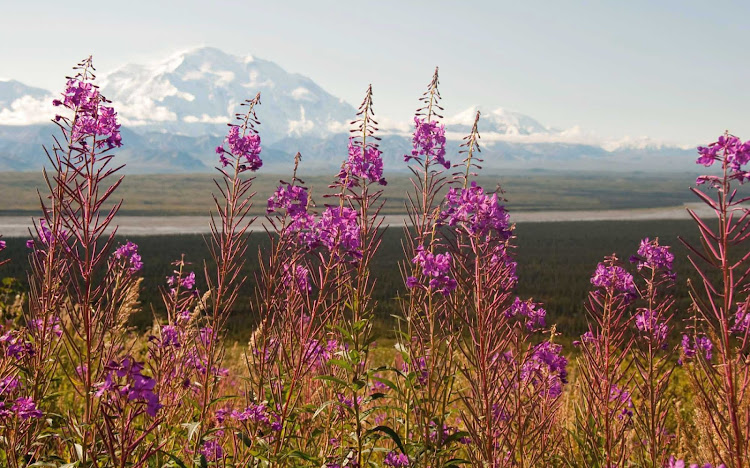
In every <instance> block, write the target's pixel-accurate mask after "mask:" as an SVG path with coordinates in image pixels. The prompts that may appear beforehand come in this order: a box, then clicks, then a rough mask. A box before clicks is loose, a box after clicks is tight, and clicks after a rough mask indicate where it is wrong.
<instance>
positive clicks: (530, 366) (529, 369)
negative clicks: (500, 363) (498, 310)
mask: <svg viewBox="0 0 750 468" xmlns="http://www.w3.org/2000/svg"><path fill="white" fill-rule="evenodd" d="M567 366H568V360H567V358H566V357H565V356H563V355H562V345H559V344H554V343H550V342H549V341H545V342H542V343H539V344H538V345H536V346H535V347H534V350H533V352H532V353H531V358H530V359H529V361H527V362H526V363H525V364H524V366H523V368H522V369H521V378H522V379H524V380H531V382H532V383H533V384H534V385H536V386H539V385H542V384H544V385H542V393H543V395H544V396H548V397H550V398H553V399H554V398H557V397H559V396H560V395H562V390H563V385H564V384H566V383H568V370H567ZM545 375H546V379H545V381H542V380H540V377H543V376H545Z"/></svg>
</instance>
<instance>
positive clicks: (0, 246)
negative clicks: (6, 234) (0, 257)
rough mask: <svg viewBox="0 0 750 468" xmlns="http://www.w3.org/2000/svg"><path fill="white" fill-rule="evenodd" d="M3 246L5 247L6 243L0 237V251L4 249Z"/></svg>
mask: <svg viewBox="0 0 750 468" xmlns="http://www.w3.org/2000/svg"><path fill="white" fill-rule="evenodd" d="M5 247H6V243H5V241H4V240H2V239H0V251H3V250H5Z"/></svg>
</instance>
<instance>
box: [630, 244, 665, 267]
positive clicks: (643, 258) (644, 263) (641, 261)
mask: <svg viewBox="0 0 750 468" xmlns="http://www.w3.org/2000/svg"><path fill="white" fill-rule="evenodd" d="M630 261H631V262H633V263H638V270H640V269H642V268H643V267H647V268H651V269H654V270H659V269H664V270H667V271H668V272H670V273H671V271H672V262H674V254H673V253H672V252H670V251H669V246H667V245H659V241H658V240H653V241H652V240H649V238H648V237H646V238H645V239H643V240H642V241H641V245H640V247H639V248H638V254H637V255H634V256H633V257H631V258H630Z"/></svg>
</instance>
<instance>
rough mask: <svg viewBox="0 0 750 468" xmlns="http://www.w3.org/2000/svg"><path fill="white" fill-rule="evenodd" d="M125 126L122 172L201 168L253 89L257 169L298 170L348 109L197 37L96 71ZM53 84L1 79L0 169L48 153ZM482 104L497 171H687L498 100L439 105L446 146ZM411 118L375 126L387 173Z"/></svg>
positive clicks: (336, 158)
mask: <svg viewBox="0 0 750 468" xmlns="http://www.w3.org/2000/svg"><path fill="white" fill-rule="evenodd" d="M98 82H99V85H100V87H101V89H102V93H103V94H104V95H105V96H106V97H107V98H108V99H110V100H112V102H113V105H114V106H115V109H116V110H117V112H118V115H119V118H120V121H121V123H122V125H123V128H122V139H123V142H124V143H125V144H124V146H123V147H122V148H121V149H120V150H119V151H118V154H119V158H120V161H122V162H124V163H125V164H126V168H127V170H128V171H129V172H139V173H188V172H204V171H208V170H211V168H213V166H214V165H215V164H216V163H215V153H214V148H215V147H216V146H217V145H218V144H219V143H220V142H221V139H222V137H223V135H224V134H225V133H226V123H227V122H229V121H231V119H232V118H233V116H234V114H235V113H236V112H240V111H241V110H240V106H239V105H240V104H241V103H242V102H243V101H244V100H245V99H247V98H249V97H253V96H255V94H256V93H258V92H260V93H261V103H262V105H261V106H260V107H259V108H258V117H259V119H260V120H261V122H262V124H261V126H260V127H259V128H260V132H261V138H262V141H263V153H262V156H263V160H264V166H265V167H266V170H269V171H283V172H287V171H288V170H289V169H290V166H291V161H292V156H293V155H294V154H295V153H296V152H297V151H300V152H301V153H302V155H303V159H304V163H303V164H304V167H305V168H306V169H307V171H308V172H320V171H335V170H336V169H337V168H338V166H339V165H340V161H341V160H342V158H343V157H344V156H345V154H346V141H347V138H348V135H349V132H348V129H349V123H350V121H351V120H353V119H354V118H355V116H356V115H355V114H356V109H355V108H354V106H352V105H351V104H349V103H347V102H345V101H343V100H342V99H339V98H337V97H335V96H334V95H332V94H330V93H329V92H327V91H326V90H324V89H322V88H321V87H320V86H318V85H317V84H316V83H315V82H313V81H312V80H311V79H310V78H307V77H305V76H302V75H300V74H294V73H288V72H286V71H285V70H284V69H282V68H281V67H279V66H278V65H276V64H275V63H273V62H271V61H268V60H263V59H259V58H256V57H253V56H245V57H240V56H236V55H231V54H227V53H225V52H223V51H221V50H220V49H216V48H210V47H203V48H198V49H193V50H190V51H186V52H182V53H179V54H176V55H174V56H172V57H168V58H167V59H165V60H163V61H161V62H158V63H155V64H149V65H125V66H123V67H121V68H119V69H116V70H114V71H112V72H111V73H108V74H105V75H101V76H100V77H99V79H98ZM54 96H55V93H53V92H51V91H48V90H44V89H40V88H35V87H31V86H27V85H25V84H23V83H20V82H18V81H14V80H10V81H0V170H3V171H31V170H38V169H40V168H41V167H42V166H43V165H44V164H45V162H46V156H45V153H44V151H43V150H42V145H43V144H49V142H50V141H51V137H50V133H51V132H54V131H55V127H54V126H53V125H52V124H50V123H49V122H50V119H51V118H52V117H53V116H54V114H55V110H54V108H53V107H52V106H51V100H52V99H53V98H54ZM478 110H480V111H482V118H481V119H480V125H479V131H480V134H481V137H482V139H481V141H482V155H483V157H484V159H485V163H484V166H485V168H486V169H487V170H488V171H494V170H503V169H554V170H612V169H613V168H617V170H641V169H643V168H644V165H646V164H648V167H649V168H651V169H662V170H675V169H678V170H679V169H689V168H691V167H692V166H693V161H694V160H695V157H694V150H692V149H684V148H680V147H675V146H669V145H663V144H659V143H657V142H655V141H653V140H650V139H637V140H632V139H623V140H622V141H619V142H604V141H598V140H597V139H595V138H592V137H591V136H590V135H588V134H586V132H584V131H582V130H581V129H579V128H572V129H567V130H560V129H554V128H551V127H547V126H545V125H543V124H541V123H540V122H538V121H537V120H535V119H533V118H532V117H529V116H527V115H524V114H521V113H518V112H513V111H509V110H507V109H494V110H488V109H482V108H478V107H471V108H469V109H465V110H464V111H462V112H459V113H456V114H453V115H448V116H447V117H446V118H445V119H444V121H443V123H445V125H446V135H447V137H448V151H449V155H454V158H453V159H454V162H458V161H457V159H458V157H457V156H456V155H457V153H458V145H459V144H460V142H461V139H462V138H463V137H464V136H465V135H466V134H467V133H468V132H469V131H470V130H471V125H472V123H473V120H474V116H475V114H476V112H477V111H478ZM409 128H410V125H409V124H408V123H405V124H403V125H395V126H393V127H392V128H384V129H382V133H381V136H382V141H381V150H382V151H383V155H384V160H385V161H384V162H385V166H386V168H387V170H388V171H399V170H405V169H406V167H405V165H404V164H403V155H404V154H406V153H408V152H410V148H411V135H410V134H409V132H410V131H409Z"/></svg>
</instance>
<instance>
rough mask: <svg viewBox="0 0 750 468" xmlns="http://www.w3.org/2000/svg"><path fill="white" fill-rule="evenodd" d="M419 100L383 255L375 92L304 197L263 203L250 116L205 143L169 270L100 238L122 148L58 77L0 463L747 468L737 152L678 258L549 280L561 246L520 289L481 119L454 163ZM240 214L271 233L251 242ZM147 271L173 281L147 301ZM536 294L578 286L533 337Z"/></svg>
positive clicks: (298, 167)
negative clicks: (205, 231) (206, 189)
mask: <svg viewBox="0 0 750 468" xmlns="http://www.w3.org/2000/svg"><path fill="white" fill-rule="evenodd" d="M438 84H439V80H438V72H437V70H436V71H435V73H434V75H433V77H432V79H431V80H430V82H429V85H428V87H427V90H426V92H425V93H424V95H423V96H422V97H421V98H420V99H419V103H420V104H419V109H418V110H417V112H416V115H415V116H414V134H413V150H412V151H411V152H410V153H409V154H406V155H404V158H403V161H404V162H403V164H405V165H407V167H408V170H409V171H410V174H411V176H410V179H409V180H410V182H409V185H408V186H407V187H406V188H405V189H404V191H405V193H402V194H401V198H400V199H399V200H396V201H395V202H396V203H401V204H402V206H403V205H405V209H406V212H407V217H408V221H409V222H408V225H407V226H405V227H404V229H403V230H401V231H400V232H396V230H394V229H389V230H384V229H381V227H382V222H383V217H382V216H383V214H384V213H385V212H387V210H388V208H387V204H389V203H392V202H394V200H393V199H392V198H393V197H386V196H384V191H383V187H385V186H386V184H387V183H388V181H387V180H386V179H385V178H384V171H383V170H384V167H383V159H382V157H381V152H380V150H379V148H378V129H377V122H376V120H375V119H374V112H373V93H372V88H368V89H367V92H366V94H365V98H364V100H363V102H362V104H361V106H360V107H359V112H358V113H357V115H355V116H352V119H353V122H352V130H351V138H350V139H349V144H348V148H347V154H348V157H347V159H346V160H344V161H343V162H342V164H341V170H340V172H339V173H338V174H334V175H333V176H332V177H331V182H330V185H328V187H327V188H325V189H324V192H325V193H320V192H321V191H320V190H317V191H316V192H315V193H314V194H311V192H310V190H309V187H308V186H307V185H306V184H305V182H304V181H303V180H302V179H301V178H300V176H299V174H301V173H302V172H301V171H302V167H303V164H304V162H303V159H302V155H303V154H304V148H300V152H301V154H298V155H297V157H295V160H294V164H293V166H292V167H290V168H289V169H290V174H289V176H288V177H286V178H285V179H284V180H282V181H279V182H278V184H274V185H275V187H274V189H273V191H272V193H262V192H259V193H258V195H256V188H257V187H258V186H259V185H261V184H259V183H256V177H257V178H258V180H260V179H262V178H263V172H262V166H263V152H262V146H261V135H262V133H261V132H260V131H259V129H260V128H261V126H260V122H259V121H258V117H257V114H256V110H257V109H258V106H260V105H261V96H260V94H258V95H256V96H255V97H254V98H252V99H248V100H247V101H246V102H245V103H243V105H242V108H241V109H238V111H239V113H238V114H237V120H236V121H235V122H233V123H231V124H230V125H229V128H228V131H227V135H226V137H225V139H224V140H223V141H217V148H216V155H215V157H216V164H217V171H218V172H217V176H216V179H215V181H214V182H215V183H214V185H213V186H212V187H211V192H212V194H211V193H206V195H205V196H206V197H207V199H209V200H211V206H212V213H213V214H212V217H211V219H210V228H211V233H210V234H209V235H207V236H205V237H204V238H198V237H195V236H193V237H190V238H185V239H184V244H182V245H185V246H191V247H186V248H185V251H184V252H181V254H180V255H177V254H175V258H172V259H169V260H165V259H164V258H163V256H162V255H159V256H156V255H155V256H154V257H152V258H149V257H148V256H147V255H145V252H146V249H145V248H143V247H139V245H137V243H134V242H133V239H130V240H127V239H123V238H121V237H119V236H117V231H116V229H113V228H114V227H115V226H116V225H117V213H118V210H119V208H120V206H121V203H122V201H121V198H120V191H119V189H120V184H121V183H122V181H123V177H122V176H121V174H120V172H121V169H122V166H121V165H120V164H119V163H118V159H117V155H116V151H117V148H119V147H120V146H122V145H123V144H127V142H126V141H122V139H121V137H120V131H119V129H120V125H119V123H118V120H117V112H116V110H115V109H114V108H113V107H112V106H111V105H110V103H109V102H108V101H107V100H106V99H105V97H104V96H102V95H101V94H100V92H99V89H98V88H97V86H96V79H95V75H94V68H93V65H92V62H91V59H90V58H89V59H87V60H84V61H83V62H81V63H80V64H78V65H77V66H76V67H75V75H74V76H73V77H70V78H68V80H67V83H66V87H65V90H64V92H63V93H62V95H61V97H60V98H59V100H56V101H55V102H54V104H55V106H57V107H58V108H59V109H60V111H59V115H58V116H57V117H56V118H55V122H56V123H57V125H58V127H59V131H58V132H56V135H52V136H51V137H50V144H49V146H47V147H46V148H45V151H46V152H47V155H48V157H49V165H48V168H47V170H46V171H45V173H44V181H45V185H44V187H45V189H44V190H43V191H40V193H39V194H38V196H37V198H38V202H39V208H40V212H41V217H39V218H37V220H36V222H35V228H34V230H33V232H34V235H33V236H31V237H32V238H31V239H29V240H28V241H27V242H26V245H25V246H23V245H19V243H18V242H6V241H0V250H4V252H2V254H3V255H5V256H6V257H5V258H6V260H4V261H7V259H8V256H7V254H8V251H10V250H13V251H14V252H17V251H18V250H20V249H24V250H23V252H24V255H23V256H24V257H25V258H27V259H28V262H27V263H28V267H26V268H23V269H22V270H23V271H24V272H25V273H24V275H25V276H26V281H25V283H26V284H27V288H28V289H27V292H26V293H25V294H24V295H18V296H16V295H15V291H16V288H17V286H16V284H15V283H13V282H12V281H7V282H6V283H4V284H3V286H2V290H1V291H0V292H2V293H3V294H2V298H1V299H2V301H1V304H2V313H3V317H2V320H3V321H2V323H1V324H0V327H1V328H0V464H2V466H10V467H19V466H39V467H42V466H61V467H62V466H65V467H110V466H112V467H126V466H127V467H131V466H135V467H187V466H201V467H203V466H206V467H207V466H218V467H229V466H232V467H240V466H241V467H246V466H247V467H256V466H257V467H284V466H309V467H329V468H333V467H364V466H389V467H448V466H475V467H505V466H508V467H534V466H571V467H572V466H584V467H615V466H617V467H620V466H622V467H625V466H628V467H629V466H639V467H640V466H644V467H685V466H698V467H718V466H725V467H731V468H742V467H750V442H748V439H749V438H750V394H749V393H748V392H749V391H750V357H749V353H750V343H749V338H750V312H749V311H748V306H749V305H750V296H749V295H748V290H749V288H750V280H748V274H749V273H750V265H748V259H750V249H748V243H747V242H746V241H747V238H748V237H750V230H749V228H750V219H748V216H749V213H750V212H748V209H747V208H746V207H745V206H746V201H747V198H745V197H744V196H743V195H742V194H741V192H738V191H737V187H738V186H739V185H740V184H742V183H743V182H744V181H745V180H747V179H748V178H750V172H747V171H746V170H745V166H746V164H747V163H748V162H750V142H742V141H741V140H740V139H739V138H738V137H735V136H733V135H731V134H729V133H725V134H724V135H721V136H719V137H718V139H717V141H715V142H713V143H710V144H708V145H707V146H706V147H701V148H698V149H697V157H698V159H697V164H698V167H699V168H700V169H701V170H703V169H705V171H706V172H705V175H702V176H700V177H698V179H697V180H695V181H689V180H687V181H685V184H686V185H687V184H689V183H691V182H694V183H695V187H694V188H691V189H690V190H691V191H692V195H691V196H692V197H694V200H695V201H697V202H700V203H703V204H705V205H706V206H707V207H709V209H710V212H711V213H713V216H712V217H710V218H706V217H701V216H699V215H698V214H696V213H695V212H694V211H692V210H689V212H690V215H691V217H692V218H693V220H692V222H671V223H660V224H659V227H658V230H659V232H668V233H670V237H672V238H674V237H673V236H674V235H675V234H678V233H679V234H681V236H680V238H679V239H680V242H681V245H680V246H674V247H672V246H669V245H666V244H665V243H664V242H663V239H662V240H661V241H660V239H658V238H655V237H646V235H649V234H644V236H643V239H642V240H641V241H640V243H639V245H633V247H632V249H631V250H630V251H622V252H618V253H617V254H611V255H607V256H606V257H603V258H601V259H599V263H598V265H596V266H595V268H594V269H593V270H592V271H588V272H585V273H584V276H583V279H581V278H578V279H577V280H578V281H577V282H576V280H575V279H573V278H572V277H571V275H573V274H578V273H579V272H578V270H577V269H576V268H572V267H570V268H566V265H565V264H564V263H558V264H556V265H552V264H550V262H548V260H549V259H550V258H551V256H545V255H544V249H545V248H559V249H565V248H570V246H567V247H566V245H558V244H555V242H554V239H555V230H558V231H560V232H562V231H564V230H565V229H571V227H570V226H569V225H566V224H561V225H558V226H555V228H554V229H549V230H545V232H544V235H543V236H541V235H540V234H539V231H536V232H537V234H535V235H537V236H538V238H539V239H543V240H542V241H541V242H540V243H539V244H538V245H537V250H536V251H537V252H541V254H540V255H538V256H537V257H536V259H535V261H534V262H533V264H530V265H528V266H527V267H525V266H524V265H523V263H520V264H519V262H523V260H524V258H529V257H524V250H523V249H517V248H516V246H517V245H519V244H520V245H521V246H523V242H522V240H521V239H522V238H523V235H524V229H525V228H523V227H519V228H518V229H516V225H515V224H514V223H513V217H512V214H511V213H509V211H508V210H506V208H505V206H504V193H503V192H502V190H500V188H499V187H497V188H496V187H490V188H488V187H483V186H482V184H481V182H482V180H483V179H482V178H480V177H479V173H480V172H481V164H482V159H481V152H480V135H479V132H478V131H477V122H478V121H479V119H480V114H479V113H477V114H476V118H475V120H474V125H473V129H472V130H471V132H470V133H469V134H468V135H467V136H466V137H465V139H464V142H463V145H462V146H461V150H460V152H459V153H458V154H448V153H447V151H446V149H445V146H446V136H445V127H444V126H443V125H442V124H441V119H442V117H441V115H440V114H441V113H442V111H443V109H442V107H441V106H440V98H441V96H440V93H439V90H438ZM40 150H41V149H40ZM709 168H710V169H709ZM264 183H267V181H264ZM313 195H314V196H313ZM509 196H510V195H509ZM675 196H676V197H678V198H679V197H681V195H675ZM253 203H255V207H253ZM259 209H260V211H261V213H262V216H264V217H265V221H264V222H265V226H266V229H265V231H266V232H260V233H259V232H255V233H253V234H250V227H251V225H252V224H253V223H255V222H258V221H257V220H256V214H257V213H258V210H259ZM608 226H609V227H606V228H604V230H605V231H606V230H609V231H611V234H612V236H611V237H612V238H613V239H615V238H617V237H618V235H619V236H620V238H621V237H622V231H623V230H627V229H631V230H632V229H633V228H634V227H636V228H637V227H639V226H643V227H647V226H652V227H653V226H654V223H653V222H652V224H647V223H644V224H639V223H631V224H628V227H625V225H624V224H622V225H619V227H617V226H615V225H614V224H609V225H608ZM613 226H615V228H614V229H613ZM538 229H539V228H538ZM539 230H540V231H541V229H539ZM615 231H616V232H615ZM529 233H530V234H531V231H529ZM544 236H546V237H544ZM650 236H653V235H650ZM606 238H607V237H606V236H599V237H598V239H600V240H601V239H605V240H606ZM144 241H146V242H151V241H148V240H145V239H144ZM613 242H614V243H615V244H616V247H620V246H622V245H623V243H622V242H621V241H616V242H615V241H613ZM196 243H199V244H200V247H196ZM587 247H588V249H589V250H590V249H593V248H594V245H593V244H592V245H588V246H586V245H583V246H581V245H580V243H579V244H578V245H576V247H575V248H576V249H581V248H583V250H586V248H587ZM198 248H200V249H201V250H200V252H202V253H198ZM597 248H598V247H597ZM161 253H162V254H163V252H161ZM581 255H584V254H581ZM678 255H679V257H676V256H678ZM13 257H14V258H15V259H16V260H15V261H14V265H13V267H14V268H18V265H17V264H18V263H19V260H18V254H17V253H13ZM204 257H205V261H203V259H204ZM157 258H158V260H157V261H160V262H162V263H163V265H162V270H161V271H162V272H164V271H166V274H163V273H161V274H148V275H144V272H145V271H146V270H147V269H146V268H145V267H144V264H148V263H149V262H151V261H152V260H155V259H157ZM557 258H560V257H557ZM16 271H18V270H16ZM149 271H159V270H149ZM397 272H399V273H397ZM676 272H677V273H678V274H676ZM683 272H684V274H683ZM548 275H557V276H564V277H566V278H565V279H564V280H563V281H562V283H563V284H570V285H571V288H570V289H571V295H570V296H567V299H566V298H560V297H557V296H555V298H554V300H551V299H552V298H551V297H550V301H549V302H550V303H552V305H553V307H554V308H553V309H551V310H552V312H551V313H549V314H548V313H547V309H548V308H549V307H548V305H547V304H546V303H544V304H543V303H541V302H538V298H539V297H540V295H541V297H544V296H545V295H549V291H546V290H544V287H543V285H545V284H548V283H549V281H548V279H545V278H548ZM3 276H5V275H3ZM17 276H20V275H17ZM145 282H151V283H152V284H148V285H147V284H144V283H145ZM581 284H583V285H585V287H586V288H587V290H586V293H585V295H584V297H581V298H577V299H575V301H580V300H581V299H582V303H578V304H572V303H571V302H570V301H571V300H570V297H573V296H575V294H574V293H575V292H576V291H578V290H577V289H576V288H578V287H579V285H581ZM573 285H578V286H573ZM157 288H158V292H159V293H158V295H159V296H160V297H159V298H158V299H157V298H156V297H154V296H155V295H156V294H154V293H153V291H157ZM141 291H152V293H151V296H150V297H149V298H148V300H147V301H143V298H142V297H141V294H140V293H141ZM530 296H535V297H537V300H535V299H533V298H531V297H530ZM157 300H158V301H159V303H160V304H159V305H158V307H157V306H155V305H154V304H155V303H156V301H157ZM566 300H567V302H566ZM144 302H146V303H149V304H151V310H143V308H142V304H143V303H144ZM575 308H577V309H579V310H585V313H586V315H585V318H584V316H583V315H580V314H579V315H577V316H575V317H571V315H570V314H567V313H566V312H567V311H570V310H572V309H575ZM240 311H249V312H247V314H246V316H245V318H244V319H243V318H242V314H241V313H239V312H240ZM248 317H249V318H248ZM556 322H559V326H558V324H557V323H556ZM144 330H145V331H144ZM237 330H242V332H241V333H238V332H237Z"/></svg>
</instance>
